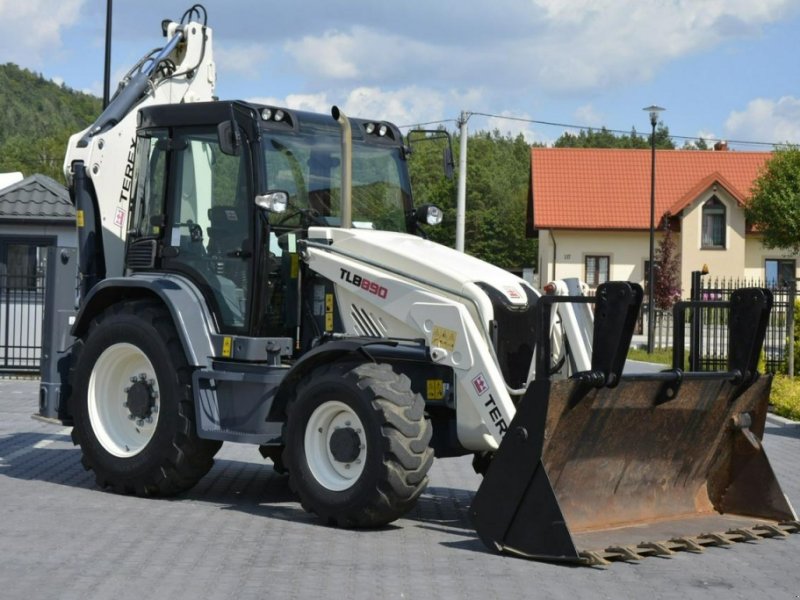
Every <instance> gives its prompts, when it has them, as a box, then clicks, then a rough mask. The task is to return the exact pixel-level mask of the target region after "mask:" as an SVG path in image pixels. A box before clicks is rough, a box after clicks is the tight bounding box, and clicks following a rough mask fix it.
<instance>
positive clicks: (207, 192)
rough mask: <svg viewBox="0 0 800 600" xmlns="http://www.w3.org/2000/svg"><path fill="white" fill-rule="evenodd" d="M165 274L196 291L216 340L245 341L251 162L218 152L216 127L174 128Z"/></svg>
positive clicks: (249, 288) (245, 150)
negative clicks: (236, 337) (239, 337)
mask: <svg viewBox="0 0 800 600" xmlns="http://www.w3.org/2000/svg"><path fill="white" fill-rule="evenodd" d="M172 147H173V149H174V150H173V152H172V167H173V168H172V173H173V178H172V182H171V185H170V189H169V192H168V204H169V210H168V219H167V220H168V222H167V223H166V235H167V238H168V242H167V247H166V248H165V250H164V260H163V268H164V269H165V270H172V271H177V272H180V273H182V274H184V275H186V276H188V277H189V278H191V279H192V280H193V281H194V282H195V283H196V284H197V285H198V287H199V288H200V290H201V292H202V293H203V295H204V297H205V299H206V301H207V302H208V304H209V306H210V307H211V310H212V312H213V314H214V316H215V318H216V320H217V324H218V326H219V329H220V332H221V333H233V334H236V333H238V334H246V333H247V332H248V330H249V321H250V318H249V313H250V304H251V295H252V285H251V283H252V271H253V269H252V261H253V250H252V239H253V235H252V232H253V223H252V216H253V215H252V212H253V209H252V206H253V197H254V193H253V189H252V174H251V157H250V151H249V147H248V145H247V144H242V151H241V152H240V153H239V154H238V155H235V156H233V155H230V154H225V153H223V152H222V150H221V149H220V145H219V138H218V135H217V129H216V128H215V127H192V128H175V129H173V134H172Z"/></svg>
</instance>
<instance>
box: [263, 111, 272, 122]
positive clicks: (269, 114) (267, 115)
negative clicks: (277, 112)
mask: <svg viewBox="0 0 800 600" xmlns="http://www.w3.org/2000/svg"><path fill="white" fill-rule="evenodd" d="M271 117H272V109H271V108H262V109H261V118H262V119H264V120H265V121H269V120H270V118H271Z"/></svg>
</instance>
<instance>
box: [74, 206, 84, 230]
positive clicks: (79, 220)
mask: <svg viewBox="0 0 800 600" xmlns="http://www.w3.org/2000/svg"><path fill="white" fill-rule="evenodd" d="M75 221H76V222H77V223H78V227H83V211H82V210H79V211H78V212H76V213H75Z"/></svg>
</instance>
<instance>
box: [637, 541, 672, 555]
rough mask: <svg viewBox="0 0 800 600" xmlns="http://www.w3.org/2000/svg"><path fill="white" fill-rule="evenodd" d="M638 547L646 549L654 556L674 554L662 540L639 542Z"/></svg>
mask: <svg viewBox="0 0 800 600" xmlns="http://www.w3.org/2000/svg"><path fill="white" fill-rule="evenodd" d="M638 547H639V548H640V549H642V550H647V551H649V552H651V553H652V554H654V555H656V556H671V555H673V554H675V552H673V551H672V550H670V549H669V548H667V545H666V544H665V543H664V542H639V546H638Z"/></svg>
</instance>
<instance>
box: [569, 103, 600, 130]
mask: <svg viewBox="0 0 800 600" xmlns="http://www.w3.org/2000/svg"><path fill="white" fill-rule="evenodd" d="M574 116H575V120H576V121H577V122H578V124H579V125H588V126H590V127H600V126H602V125H604V124H605V117H603V115H601V114H600V113H599V112H597V110H595V108H594V106H592V105H591V104H584V105H583V106H579V107H578V108H577V109H575V113H574Z"/></svg>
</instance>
